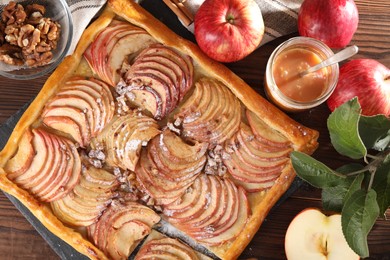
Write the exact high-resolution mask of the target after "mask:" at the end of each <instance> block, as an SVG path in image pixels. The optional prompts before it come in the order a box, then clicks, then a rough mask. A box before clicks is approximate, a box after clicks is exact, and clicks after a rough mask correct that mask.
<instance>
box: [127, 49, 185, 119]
mask: <svg viewBox="0 0 390 260" xmlns="http://www.w3.org/2000/svg"><path fill="white" fill-rule="evenodd" d="M192 77H193V65H192V61H191V59H190V58H189V57H188V56H186V55H183V54H181V53H179V52H178V51H176V50H175V49H173V48H170V47H167V46H165V45H162V44H152V45H151V46H149V47H148V48H146V49H145V50H143V51H142V52H141V53H140V54H139V55H138V56H136V57H135V59H134V62H133V64H132V65H131V66H130V68H129V69H128V70H127V71H126V73H125V74H124V81H123V83H121V84H124V85H125V86H126V92H127V93H126V96H127V97H128V99H129V101H130V103H132V105H135V106H137V107H140V108H142V109H145V110H148V111H149V112H150V113H151V114H152V115H153V117H154V118H156V119H162V118H163V117H165V116H166V115H167V114H169V113H170V112H171V111H172V110H173V109H175V108H176V106H177V104H178V103H179V102H180V101H181V100H182V99H183V97H184V95H185V94H186V93H187V91H188V90H189V89H190V87H191V85H192ZM149 90H153V92H152V93H150V94H149V95H148V94H147V93H145V91H149ZM157 94H158V95H157ZM157 96H158V97H159V98H156V97H157Z"/></svg>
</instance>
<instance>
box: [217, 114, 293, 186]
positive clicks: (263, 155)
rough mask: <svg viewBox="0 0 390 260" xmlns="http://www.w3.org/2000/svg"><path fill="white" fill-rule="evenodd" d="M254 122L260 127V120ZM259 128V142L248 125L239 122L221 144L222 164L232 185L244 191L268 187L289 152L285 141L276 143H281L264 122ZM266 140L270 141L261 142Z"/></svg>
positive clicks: (274, 179)
mask: <svg viewBox="0 0 390 260" xmlns="http://www.w3.org/2000/svg"><path fill="white" fill-rule="evenodd" d="M257 122H258V124H260V123H259V122H261V120H260V119H258V120H257ZM261 125H262V128H261V129H259V128H257V129H256V131H257V133H260V134H262V138H261V139H259V138H258V135H256V134H254V132H253V131H252V129H251V128H250V127H249V126H248V125H246V124H245V123H241V124H240V128H239V130H238V131H237V132H236V133H235V134H234V135H233V136H232V137H231V138H230V139H228V140H227V141H226V142H225V145H224V151H225V154H226V155H227V156H224V157H223V163H224V164H225V165H226V167H227V169H228V172H229V174H230V175H231V177H232V178H233V180H234V181H235V183H236V184H238V185H241V186H242V187H244V188H245V189H246V190H247V191H248V192H258V191H262V190H266V189H268V188H270V187H272V186H273V185H274V183H275V181H276V179H277V178H278V177H279V176H280V174H281V173H282V171H283V169H284V168H285V167H286V165H287V164H288V163H289V155H290V152H291V151H292V148H291V147H290V146H289V144H288V142H283V144H284V145H281V144H282V142H281V141H280V142H278V143H277V144H276V140H284V139H282V136H281V135H280V134H278V133H275V132H273V131H272V129H271V128H270V127H268V126H266V125H265V124H264V123H261ZM270 136H274V137H270ZM275 136H277V137H278V138H275ZM267 137H270V139H271V140H269V141H265V138H267Z"/></svg>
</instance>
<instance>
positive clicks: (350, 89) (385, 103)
mask: <svg viewBox="0 0 390 260" xmlns="http://www.w3.org/2000/svg"><path fill="white" fill-rule="evenodd" d="M355 96H357V97H358V99H359V103H360V105H361V107H362V114H363V115H366V116H372V115H377V114H383V115H386V116H390V69H389V68H387V67H386V66H384V65H383V64H381V63H379V62H378V61H376V60H372V59H357V60H352V61H350V62H348V63H346V64H344V65H343V66H342V67H341V68H340V76H339V81H338V83H337V86H336V89H335V91H334V92H333V94H332V95H331V96H330V97H329V99H328V101H327V103H328V107H329V108H330V110H332V111H333V110H334V109H335V108H336V107H338V106H340V105H341V104H343V103H345V102H346V101H348V100H350V99H351V98H353V97H355Z"/></svg>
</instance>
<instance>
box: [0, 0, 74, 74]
mask: <svg viewBox="0 0 390 260" xmlns="http://www.w3.org/2000/svg"><path fill="white" fill-rule="evenodd" d="M72 36H73V20H72V16H71V12H70V10H69V7H68V5H67V3H66V1H65V0H35V1H32V0H24V1H20V0H14V1H5V0H0V75H1V76H4V77H8V78H12V79H21V80H28V79H33V78H38V77H41V76H43V75H46V74H47V73H49V72H51V71H53V70H54V69H55V68H56V67H57V66H58V64H59V63H60V62H61V61H62V60H63V58H64V57H65V56H66V55H67V53H68V51H69V48H70V45H71V42H72Z"/></svg>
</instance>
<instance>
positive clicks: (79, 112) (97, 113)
mask: <svg viewBox="0 0 390 260" xmlns="http://www.w3.org/2000/svg"><path fill="white" fill-rule="evenodd" d="M114 109H115V107H114V101H113V96H112V93H111V91H110V89H109V87H108V86H107V84H105V83H104V82H102V81H99V80H97V79H93V78H81V77H75V78H71V79H69V80H68V81H67V82H65V84H64V86H62V87H61V88H60V90H59V91H58V92H57V93H56V95H55V96H54V97H52V98H51V99H50V100H49V101H48V103H47V104H46V105H45V108H44V110H43V112H42V121H43V123H44V124H45V125H47V126H49V127H51V128H54V129H56V130H58V131H61V132H63V133H66V134H68V135H70V136H71V137H72V138H73V139H74V140H75V141H76V142H77V143H79V145H80V146H81V147H83V148H85V147H87V146H88V145H89V143H90V142H91V139H92V138H93V137H95V136H96V135H97V134H98V133H99V132H100V131H101V130H102V129H103V128H104V127H105V125H106V124H107V123H108V122H109V121H110V120H111V118H112V117H113V114H114Z"/></svg>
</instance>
